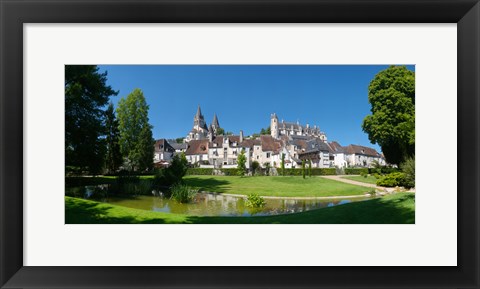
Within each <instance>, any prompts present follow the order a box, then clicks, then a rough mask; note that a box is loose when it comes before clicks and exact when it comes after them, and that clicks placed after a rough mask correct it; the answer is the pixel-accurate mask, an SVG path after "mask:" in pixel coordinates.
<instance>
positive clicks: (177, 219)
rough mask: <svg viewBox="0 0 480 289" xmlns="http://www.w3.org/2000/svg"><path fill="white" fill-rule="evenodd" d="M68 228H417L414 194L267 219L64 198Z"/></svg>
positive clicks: (395, 195) (401, 194) (403, 194)
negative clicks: (405, 226)
mask: <svg viewBox="0 0 480 289" xmlns="http://www.w3.org/2000/svg"><path fill="white" fill-rule="evenodd" d="M65 223H66V224H134V223H135V224H179V223H182V224H414V223H415V194H412V193H398V194H394V195H388V196H385V197H383V198H378V199H373V200H368V201H362V202H354V203H349V204H345V205H339V206H335V207H330V208H324V209H318V210H312V211H308V212H303V213H296V214H286V215H277V216H268V217H197V216H187V215H180V214H170V213H161V212H153V211H146V210H138V209H130V208H125V207H120V206H113V205H109V204H105V203H98V202H93V201H88V200H83V199H77V198H72V197H65Z"/></svg>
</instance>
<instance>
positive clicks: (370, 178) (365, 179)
mask: <svg viewBox="0 0 480 289" xmlns="http://www.w3.org/2000/svg"><path fill="white" fill-rule="evenodd" d="M342 179H349V180H352V181H357V182H362V183H368V184H374V185H375V184H376V183H377V178H375V177H374V176H367V177H363V176H345V177H342Z"/></svg>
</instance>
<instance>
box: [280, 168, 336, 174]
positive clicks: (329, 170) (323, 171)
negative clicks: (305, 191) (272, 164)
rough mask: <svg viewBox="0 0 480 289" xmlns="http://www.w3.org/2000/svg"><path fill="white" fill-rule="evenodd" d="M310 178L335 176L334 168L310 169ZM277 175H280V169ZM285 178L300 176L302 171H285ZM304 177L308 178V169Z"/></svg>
mask: <svg viewBox="0 0 480 289" xmlns="http://www.w3.org/2000/svg"><path fill="white" fill-rule="evenodd" d="M311 170H312V176H331V175H335V174H336V169H335V168H311ZM277 171H278V175H280V176H281V175H282V169H277ZM285 175H286V176H301V175H302V169H285ZM305 175H306V176H308V168H305Z"/></svg>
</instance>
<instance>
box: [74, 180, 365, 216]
mask: <svg viewBox="0 0 480 289" xmlns="http://www.w3.org/2000/svg"><path fill="white" fill-rule="evenodd" d="M154 193H155V192H152V196H135V197H117V196H112V195H111V194H110V195H109V194H108V186H107V185H102V186H87V187H75V188H67V194H68V195H71V196H75V197H81V198H87V199H88V198H93V199H95V200H96V201H100V202H105V203H109V204H113V205H118V206H124V207H129V208H135V209H142V210H150V211H156V212H164V213H175V214H186V215H193V216H266V215H278V214H289V213H297V212H304V211H309V210H314V209H320V208H325V207H332V206H337V205H343V204H347V203H350V202H356V201H362V200H365V199H368V198H351V199H308V200H305V199H265V201H266V205H265V207H263V208H260V209H252V208H249V207H247V206H245V199H244V198H243V197H235V196H228V195H222V194H213V193H198V194H197V195H196V197H195V199H194V201H193V202H192V203H189V204H181V203H178V202H176V201H174V200H170V199H167V198H163V197H162V196H161V194H158V193H156V194H154Z"/></svg>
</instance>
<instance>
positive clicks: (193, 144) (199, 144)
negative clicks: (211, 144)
mask: <svg viewBox="0 0 480 289" xmlns="http://www.w3.org/2000/svg"><path fill="white" fill-rule="evenodd" d="M185 154H186V155H204V154H208V140H207V139H202V140H191V141H190V142H188V147H187V150H186V151H185Z"/></svg>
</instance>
